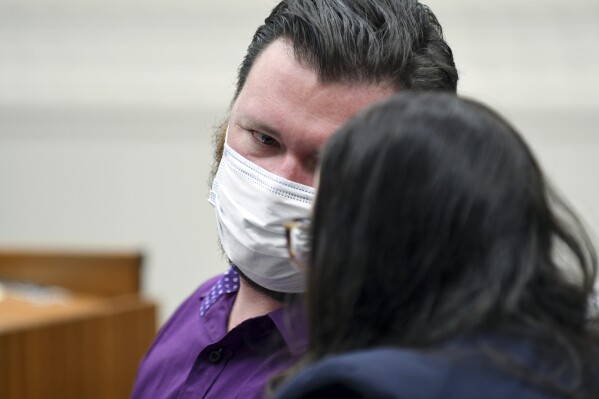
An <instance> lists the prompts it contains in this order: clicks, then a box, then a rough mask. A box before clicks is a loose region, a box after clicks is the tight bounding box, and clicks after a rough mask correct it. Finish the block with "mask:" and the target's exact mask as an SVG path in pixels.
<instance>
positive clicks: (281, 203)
mask: <svg viewBox="0 0 599 399" xmlns="http://www.w3.org/2000/svg"><path fill="white" fill-rule="evenodd" d="M313 198H314V189H313V188H312V187H309V186H304V185H303V184H299V183H294V182H292V181H289V180H286V179H283V178H282V177H279V176H277V175H275V174H272V173H270V172H268V171H267V170H265V169H262V168H261V167H259V166H257V165H255V164H253V163H252V162H250V161H248V160H247V159H245V158H243V157H242V156H241V155H239V154H238V153H236V152H235V151H234V150H233V149H231V148H230V147H229V146H228V145H227V144H226V143H225V148H224V152H223V157H222V159H221V162H220V165H219V167H218V171H217V173H216V177H215V178H214V182H213V183H212V190H210V198H209V199H208V200H209V201H210V203H211V204H212V205H214V207H215V208H216V224H217V228H218V234H219V236H220V241H221V244H222V246H223V249H224V251H225V254H226V255H227V256H228V258H229V259H230V260H231V261H232V262H233V263H234V264H235V265H236V266H237V267H238V268H239V270H241V271H242V272H243V273H244V274H245V275H246V276H247V277H248V278H249V279H250V280H252V281H254V282H255V283H257V284H259V285H260V286H262V287H264V288H268V289H270V290H273V291H278V292H303V291H304V286H305V281H304V279H305V276H304V274H302V273H301V272H299V271H298V270H297V269H296V268H295V267H294V266H293V265H292V263H291V261H290V260H289V255H288V252H287V241H286V238H285V228H284V227H283V223H284V222H286V221H288V220H290V219H293V218H297V217H305V216H307V215H308V214H309V211H310V205H311V204H312V200H313Z"/></svg>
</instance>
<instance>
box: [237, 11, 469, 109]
mask: <svg viewBox="0 0 599 399" xmlns="http://www.w3.org/2000/svg"><path fill="white" fill-rule="evenodd" d="M278 39H284V40H286V41H287V42H288V43H289V44H290V45H291V46H292V48H293V51H294V53H295V57H296V59H297V60H298V62H300V63H304V64H305V65H307V66H309V67H312V68H314V69H315V70H316V72H317V74H318V76H319V78H320V80H321V81H322V82H348V83H371V84H378V83H383V84H389V85H391V86H392V87H394V88H396V89H398V90H399V89H407V90H412V91H424V90H444V91H451V92H455V91H456V86H457V81H458V73H457V70H456V68H455V64H454V61H453V55H452V52H451V49H450V48H449V46H448V45H447V43H446V42H445V40H444V39H443V31H442V29H441V25H439V22H438V21H437V18H436V17H435V15H434V14H433V13H432V11H431V10H430V9H429V8H428V7H427V6H425V5H423V4H420V3H419V2H418V1H416V0H284V1H281V2H280V3H279V4H278V5H277V6H276V7H275V8H274V9H273V10H272V12H271V14H270V16H269V17H268V18H266V20H265V21H264V24H263V25H262V26H260V27H259V28H258V30H257V31H256V33H255V35H254V38H253V39H252V42H251V44H250V45H249V47H248V50H247V53H246V56H245V58H244V60H243V63H242V64H241V66H240V68H239V74H238V79H237V90H236V93H235V97H237V95H239V93H240V92H241V89H242V88H243V86H244V84H245V81H246V79H247V76H248V74H249V72H250V70H251V68H252V65H253V64H254V62H255V60H256V58H257V57H258V56H259V55H260V54H261V53H262V51H263V50H264V49H265V48H266V47H267V46H268V45H269V44H271V43H272V42H274V41H275V40H278Z"/></svg>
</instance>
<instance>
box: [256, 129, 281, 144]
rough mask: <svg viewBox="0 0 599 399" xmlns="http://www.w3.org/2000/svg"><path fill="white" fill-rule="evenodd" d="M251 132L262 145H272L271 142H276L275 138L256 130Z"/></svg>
mask: <svg viewBox="0 0 599 399" xmlns="http://www.w3.org/2000/svg"><path fill="white" fill-rule="evenodd" d="M252 134H253V135H254V137H255V138H256V140H258V141H259V142H261V143H262V144H264V145H272V144H274V143H276V141H275V139H273V138H272V137H270V136H268V135H266V134H262V133H258V132H254V133H252Z"/></svg>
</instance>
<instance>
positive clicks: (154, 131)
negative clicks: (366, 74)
mask: <svg viewBox="0 0 599 399" xmlns="http://www.w3.org/2000/svg"><path fill="white" fill-rule="evenodd" d="M274 4H275V1H266V0H245V1H237V0H236V1H232V0H229V1H222V0H195V1H191V0H189V1H187V0H174V1H166V0H165V1H141V0H124V1H122V0H121V1H107V0H103V1H99V0H95V1H94V0H88V1H85V2H78V1H74V0H56V1H53V2H49V1H43V0H26V1H17V0H4V1H2V2H1V3H0V49H2V50H1V51H0V245H2V246H15V245H17V246H43V247H48V246H51V247H73V246H74V247H81V246H82V247H86V248H88V247H92V248H98V247H100V248H102V247H141V248H143V249H144V250H145V251H146V254H147V262H146V275H145V281H144V283H145V291H146V292H147V294H148V295H150V296H152V297H154V298H156V299H157V300H159V301H160V302H161V303H162V304H163V307H162V312H161V320H164V318H165V317H166V316H167V315H168V314H170V313H171V312H172V311H173V310H174V308H175V306H176V305H177V303H179V302H180V301H181V300H182V299H183V298H184V297H185V296H186V295H187V294H188V293H189V292H191V290H193V288H194V287H195V286H196V285H197V283H198V282H200V281H202V280H204V279H205V278H207V277H209V276H212V275H214V274H215V273H218V272H219V271H221V270H223V268H224V267H225V266H224V262H223V259H222V258H221V256H220V254H219V252H218V248H217V238H216V232H215V228H214V215H213V212H212V209H211V207H210V206H209V204H208V203H207V201H206V195H207V191H208V186H207V183H206V181H207V175H208V170H209V166H210V163H211V128H212V126H214V125H215V124H216V123H218V122H219V121H221V119H222V118H223V116H224V113H225V111H226V109H227V106H228V101H229V99H230V97H231V95H232V92H233V87H234V82H235V75H236V69H237V66H238V64H239V62H240V61H241V58H242V56H243V54H244V51H245V48H246V46H247V44H248V43H249V40H250V38H251V36H252V34H253V31H254V29H255V28H256V27H257V25H258V24H259V23H260V22H261V21H262V20H263V19H264V17H265V16H266V15H267V12H268V10H270V8H271V7H272V6H273V5H274ZM428 4H429V5H430V6H431V8H432V9H433V11H435V12H436V13H437V16H438V17H439V19H440V21H441V23H442V24H443V26H444V27H445V32H446V37H447V40H448V41H449V43H450V44H451V45H452V47H453V49H454V52H455V57H456V60H457V63H458V67H459V69H460V72H461V84H460V91H461V93H462V94H464V95H468V96H472V97H476V98H479V99H482V100H484V101H486V102H488V103H490V104H491V105H493V106H495V107H496V108H497V109H498V110H500V111H501V112H503V113H504V114H505V115H506V116H508V117H509V118H511V120H513V122H514V124H515V125H516V126H517V127H519V128H520V130H521V131H522V132H523V133H524V134H525V136H526V137H527V139H528V140H529V141H530V143H531V144H532V146H533V148H534V149H535V150H536V152H537V154H538V155H539V157H540V159H541V161H542V163H543V165H544V166H545V167H546V170H547V171H548V173H549V175H550V177H551V178H552V179H553V181H554V182H555V183H556V185H557V186H558V187H559V188H561V189H562V191H564V192H565V193H566V194H567V196H568V198H570V199H571V201H572V202H573V203H574V204H575V205H576V206H577V207H578V209H579V210H580V212H581V213H582V214H583V216H584V217H585V218H586V219H587V221H588V222H589V223H590V224H591V225H592V227H593V229H594V230H595V231H598V232H599V188H598V185H597V178H596V177H595V170H598V169H599V157H598V156H597V155H598V154H599V138H598V135H597V133H596V132H595V130H596V128H597V126H599V95H598V94H597V93H598V92H599V78H598V77H597V71H599V51H597V46H596V42H595V41H596V38H597V37H599V3H597V2H596V1H591V0H573V1H571V2H563V1H557V0H535V1H532V0H529V1H527V2H522V1H515V0H500V1H497V2H480V1H474V0H459V1H458V0H456V1H447V0H434V1H429V2H428Z"/></svg>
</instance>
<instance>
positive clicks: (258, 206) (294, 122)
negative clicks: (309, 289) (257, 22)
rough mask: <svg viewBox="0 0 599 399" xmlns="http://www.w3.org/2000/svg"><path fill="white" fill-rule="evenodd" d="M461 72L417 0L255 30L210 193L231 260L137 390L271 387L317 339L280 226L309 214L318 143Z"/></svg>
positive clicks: (251, 393)
mask: <svg viewBox="0 0 599 399" xmlns="http://www.w3.org/2000/svg"><path fill="white" fill-rule="evenodd" d="M457 80H458V77H457V71H456V69H455V66H454V62H453V58H452V53H451V50H450V48H449V47H448V46H447V44H446V43H445V42H444V40H443V37H442V32H441V27H440V26H439V24H438V22H437V20H436V18H435V17H434V15H433V14H432V12H431V11H430V10H429V9H428V8H427V7H425V6H423V5H421V4H419V3H418V2H417V1H415V0H283V1H281V2H280V3H279V4H278V5H277V6H276V7H275V8H274V9H273V11H272V13H271V15H270V16H269V17H268V18H267V19H266V20H265V23H264V25H262V26H260V27H259V28H258V30H257V31H256V34H255V36H254V38H253V40H252V42H251V44H250V46H249V48H248V51H247V54H246V56H245V58H244V60H243V63H242V64H241V67H240V69H239V76H238V81H237V89H236V93H235V96H234V99H233V103H232V108H231V110H230V116H229V118H228V121H227V123H225V124H224V125H223V126H222V127H221V128H220V129H219V130H218V131H217V132H216V143H217V146H216V153H215V167H214V171H215V173H216V176H215V179H214V182H213V186H212V190H211V195H210V201H211V202H212V203H213V204H214V205H215V208H216V214H217V225H218V230H219V236H220V240H221V243H222V246H223V249H224V252H225V254H226V255H227V257H228V258H229V259H230V261H231V266H232V267H231V269H230V270H229V271H227V273H225V274H224V275H223V276H218V277H216V278H214V279H212V280H209V281H207V282H206V283H204V284H202V285H201V286H200V287H199V288H198V290H197V291H196V292H194V293H193V294H192V295H191V296H190V297H189V298H188V299H187V300H186V301H185V302H184V303H183V304H182V305H181V306H180V307H179V309H178V310H177V311H176V312H175V313H174V314H173V316H172V317H171V318H170V320H169V321H168V322H167V323H166V324H165V325H164V327H163V328H162V329H161V331H160V332H159V333H158V335H157V337H156V339H155V341H154V343H153V344H152V347H151V348H150V350H149V351H148V353H147V354H146V356H145V358H144V359H143V361H142V362H141V364H140V367H139V371H138V375H137V379H136V382H135V386H134V389H133V394H132V397H134V398H187V397H190V398H191V397H193V398H227V399H229V398H243V399H246V398H250V399H251V398H262V397H264V386H265V384H266V383H267V382H268V380H269V379H270V378H272V377H273V376H275V375H277V374H279V373H281V372H283V371H285V370H286V369H287V368H289V367H290V366H291V365H293V364H294V363H295V362H296V361H297V360H298V359H299V358H300V357H301V356H302V354H303V352H304V349H305V346H306V336H305V329H304V328H305V325H304V324H305V322H304V317H303V314H302V306H301V304H300V303H299V302H298V301H294V300H293V298H294V296H296V294H297V293H300V292H302V290H303V277H304V276H303V275H302V274H301V273H300V272H299V271H297V270H295V269H294V268H293V266H292V265H291V264H290V262H289V260H288V259H287V255H286V253H285V235H284V234H285V233H284V229H283V227H282V224H283V222H285V221H286V220H287V219H290V218H293V217H297V216H305V215H306V214H307V212H308V211H309V207H310V203H311V201H312V198H313V195H314V190H313V188H312V187H311V186H312V185H313V179H314V169H315V166H316V163H317V157H318V149H319V147H320V146H321V145H322V144H323V143H324V142H325V141H326V139H327V138H328V137H329V136H330V135H331V134H332V133H333V132H334V131H335V130H336V129H337V128H338V127H339V126H340V125H342V124H343V123H344V122H345V121H347V120H348V119H349V118H350V117H351V116H352V115H354V114H355V113H356V112H357V111H359V110H360V109H362V108H364V107H366V106H368V105H369V104H372V103H374V102H376V101H378V100H382V99H383V98H385V97H388V96H389V95H391V94H393V93H394V92H397V91H399V90H414V91H422V90H443V91H450V92H455V90H456V84H457ZM373 134H376V132H373ZM331 289H334V287H331Z"/></svg>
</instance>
